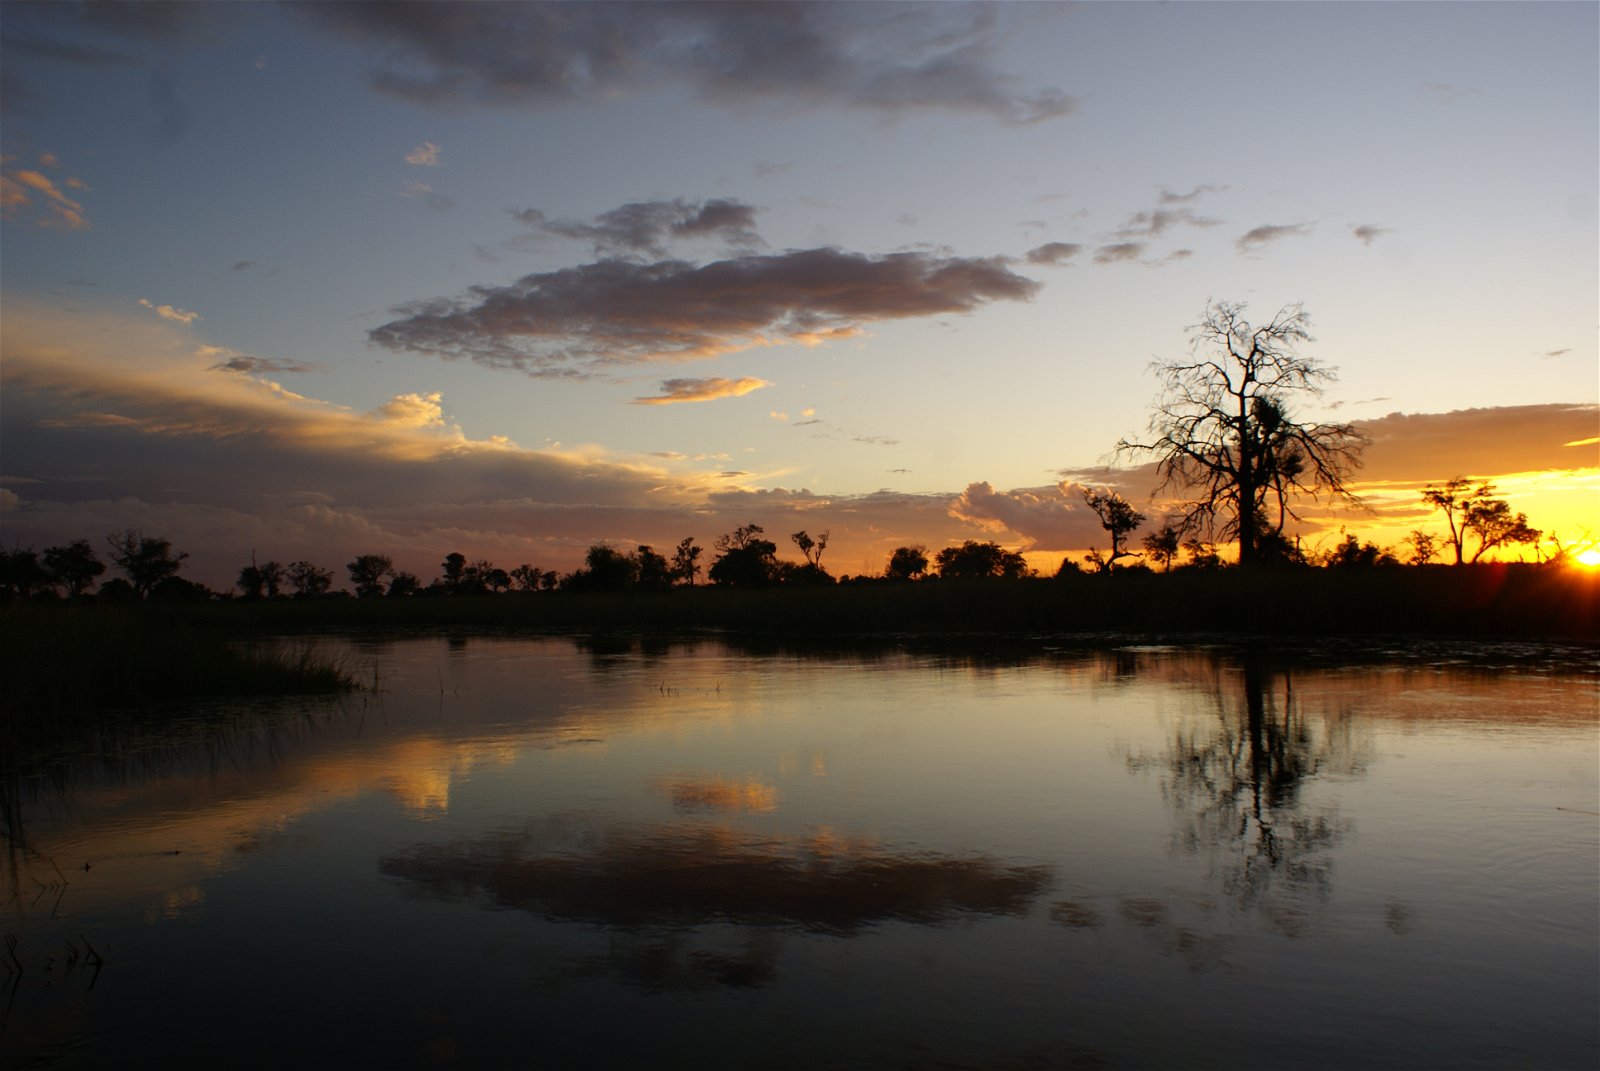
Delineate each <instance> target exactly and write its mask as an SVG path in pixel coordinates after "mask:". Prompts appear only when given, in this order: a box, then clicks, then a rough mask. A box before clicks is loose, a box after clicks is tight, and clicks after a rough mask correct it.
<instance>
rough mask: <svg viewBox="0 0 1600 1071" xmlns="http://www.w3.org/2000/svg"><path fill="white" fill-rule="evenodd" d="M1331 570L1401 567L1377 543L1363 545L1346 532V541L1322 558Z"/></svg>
mask: <svg viewBox="0 0 1600 1071" xmlns="http://www.w3.org/2000/svg"><path fill="white" fill-rule="evenodd" d="M1322 564H1323V565H1325V566H1327V567H1328V568H1330V569H1369V568H1371V567H1372V566H1374V565H1399V564H1400V563H1399V562H1398V561H1397V560H1395V556H1394V555H1393V554H1390V553H1389V552H1388V551H1387V550H1384V549H1383V548H1382V547H1380V546H1378V545H1377V544H1376V543H1373V542H1370V541H1369V542H1367V543H1362V542H1361V540H1360V539H1358V538H1356V534H1355V533H1354V532H1345V534H1344V541H1343V542H1342V543H1340V544H1339V545H1338V546H1336V547H1334V548H1333V549H1332V550H1330V551H1328V553H1327V554H1325V555H1324V556H1323V558H1322Z"/></svg>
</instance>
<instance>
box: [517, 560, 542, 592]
mask: <svg viewBox="0 0 1600 1071" xmlns="http://www.w3.org/2000/svg"><path fill="white" fill-rule="evenodd" d="M541 575H542V574H541V573H540V572H539V568H538V566H534V565H529V564H527V563H526V562H524V563H523V564H521V565H519V566H517V567H516V568H515V569H513V570H511V573H510V576H511V583H512V584H513V585H514V586H515V587H516V589H517V590H518V591H538V590H539V578H540V576H541Z"/></svg>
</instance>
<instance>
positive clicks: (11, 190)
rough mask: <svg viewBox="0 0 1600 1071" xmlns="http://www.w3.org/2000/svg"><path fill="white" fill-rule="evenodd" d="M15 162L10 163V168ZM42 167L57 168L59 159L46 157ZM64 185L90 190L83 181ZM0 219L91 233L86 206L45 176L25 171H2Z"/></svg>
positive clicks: (22, 169)
mask: <svg viewBox="0 0 1600 1071" xmlns="http://www.w3.org/2000/svg"><path fill="white" fill-rule="evenodd" d="M10 162H11V159H7V161H6V163H7V164H9V163H10ZM39 163H40V166H41V167H52V168H53V167H56V166H57V163H56V158H55V157H54V156H52V155H51V154H49V153H45V154H44V155H43V156H41V157H40V158H39ZM63 184H64V185H66V186H67V187H68V188H70V189H74V190H87V189H88V188H89V187H88V185H87V184H86V183H84V182H83V181H82V180H81V179H76V178H71V177H69V178H67V179H65V180H64V183H63ZM0 218H5V219H9V220H17V221H26V222H32V223H34V224H35V225H37V226H40V227H61V228H64V229H66V230H69V231H82V230H88V229H89V226H90V224H89V217H88V215H87V214H85V212H84V209H83V205H81V204H79V203H78V202H77V201H74V200H73V199H72V198H70V197H68V196H67V195H66V194H65V193H62V192H61V189H60V187H58V186H57V185H56V184H55V182H54V181H53V180H52V179H51V178H50V177H49V176H48V175H46V174H45V173H44V172H42V171H37V170H34V169H32V168H25V167H16V168H13V167H4V168H0Z"/></svg>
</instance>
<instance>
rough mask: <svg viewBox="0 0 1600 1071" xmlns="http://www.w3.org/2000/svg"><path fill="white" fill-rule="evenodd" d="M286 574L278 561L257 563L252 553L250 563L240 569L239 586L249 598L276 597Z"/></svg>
mask: <svg viewBox="0 0 1600 1071" xmlns="http://www.w3.org/2000/svg"><path fill="white" fill-rule="evenodd" d="M284 575H285V574H284V568H283V566H281V565H279V564H278V563H277V562H267V563H266V564H264V565H257V564H256V556H255V555H254V554H252V555H250V564H249V565H247V566H245V567H244V568H242V569H240V570H239V581H238V588H239V590H240V591H242V592H244V597H245V598H247V599H261V598H267V599H275V598H277V597H278V589H279V587H280V586H281V585H282V584H283V579H284Z"/></svg>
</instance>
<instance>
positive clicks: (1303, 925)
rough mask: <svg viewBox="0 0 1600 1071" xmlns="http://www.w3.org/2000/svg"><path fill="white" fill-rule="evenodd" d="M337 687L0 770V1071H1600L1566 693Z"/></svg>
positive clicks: (1401, 664)
mask: <svg viewBox="0 0 1600 1071" xmlns="http://www.w3.org/2000/svg"><path fill="white" fill-rule="evenodd" d="M357 646H358V647H359V651H360V657H361V659H363V660H364V659H367V658H370V659H371V660H372V663H373V668H372V676H373V679H374V680H375V681H376V680H381V681H382V688H383V690H382V691H381V692H380V693H378V694H376V695H372V696H362V697H360V700H359V701H357V700H350V701H348V702H347V704H346V705H344V706H343V707H334V706H328V705H316V706H312V705H310V704H305V705H301V706H299V707H298V708H297V707H296V706H295V705H293V704H288V703H278V704H273V706H272V708H271V710H270V711H269V715H270V716H268V717H266V718H263V719H254V718H247V717H244V716H243V715H242V714H241V716H240V717H239V718H238V719H233V718H231V716H222V717H215V716H214V717H211V718H210V719H209V720H207V721H206V722H205V723H204V725H203V726H201V725H199V724H194V725H190V724H185V725H180V726H178V727H177V729H176V730H174V731H173V732H172V733H171V734H170V738H169V737H160V738H155V737H149V736H132V735H129V734H126V733H124V734H121V735H118V736H116V737H115V738H113V737H111V736H110V735H109V734H108V735H107V736H106V737H105V738H104V739H103V740H102V743H105V744H106V746H104V747H102V748H100V749H99V750H89V749H88V747H87V744H86V745H85V749H84V750H75V749H66V748H63V749H59V751H60V754H61V755H62V756H63V757H62V758H61V759H60V760H59V761H57V760H54V759H51V760H49V761H44V762H40V763H36V764H33V765H25V764H23V763H21V762H20V761H19V756H17V755H14V754H13V755H11V756H9V757H8V756H6V755H3V754H0V767H4V766H5V764H6V763H7V760H8V759H9V762H10V764H11V766H10V769H9V770H6V769H0V819H3V821H0V826H3V828H0V833H3V835H4V837H5V840H6V849H7V850H6V852H5V853H4V860H3V861H4V863H5V864H6V866H7V868H8V870H9V873H8V874H7V875H6V876H5V877H4V878H3V879H0V935H4V936H10V935H13V934H14V935H16V937H17V945H16V947H15V956H16V960H15V962H16V963H17V964H20V965H21V970H22V973H20V974H19V973H15V972H13V973H12V974H10V975H6V976H4V977H3V978H0V980H4V981H6V982H7V984H8V985H9V986H10V989H9V993H8V994H0V1000H9V1001H12V1002H13V1004H14V1007H12V1008H11V1010H10V1011H9V1015H8V1018H7V1019H6V1020H3V1021H0V1066H5V1067H11V1066H16V1067H21V1066H27V1065H29V1064H30V1062H39V1061H43V1062H46V1063H49V1062H52V1061H59V1062H60V1063H62V1064H63V1065H66V1066H98V1065H115V1064H118V1063H119V1062H130V1061H133V1062H137V1061H140V1060H143V1061H144V1062H155V1061H157V1060H160V1061H161V1062H163V1063H165V1064H167V1065H170V1066H189V1065H194V1066H204V1065H206V1064H207V1063H208V1062H211V1063H214V1062H215V1056H216V1054H217V1053H224V1052H225V1053H228V1054H229V1056H228V1060H227V1062H229V1063H230V1064H231V1065H238V1066H243V1065H246V1064H250V1063H251V1062H252V1061H253V1062H254V1064H255V1065H256V1066H271V1067H284V1066H305V1065H308V1064H309V1065H316V1066H333V1065H339V1066H384V1067H390V1066H396V1067H399V1066H417V1065H418V1064H429V1063H438V1062H454V1063H455V1064H456V1065H457V1066H474V1067H476V1066H524V1065H535V1064H539V1063H543V1064H546V1065H550V1066H562V1067H579V1066H593V1067H616V1066H641V1065H652V1066H665V1065H668V1064H673V1065H678V1064H681V1065H685V1066H688V1065H693V1066H705V1065H706V1064H712V1065H717V1066H731V1065H738V1066H779V1065H785V1064H786V1063H787V1064H788V1065H793V1066H804V1067H816V1066H825V1065H832V1066H851V1067H873V1066H877V1067H897V1068H898V1067H906V1066H941V1067H943V1066H948V1067H984V1068H989V1067H1022V1066H1027V1067H1033V1066H1142V1067H1169V1066H1188V1065H1192V1064H1193V1063H1194V1062H1195V1052H1196V1047H1195V1039H1196V1038H1202V1037H1203V1038H1204V1039H1205V1050H1204V1051H1205V1058H1206V1060H1207V1061H1208V1062H1211V1063H1214V1064H1216V1065H1218V1066H1221V1065H1224V1064H1229V1065H1237V1066H1250V1065H1252V1064H1260V1063H1262V1062H1264V1061H1265V1062H1271V1063H1274V1064H1282V1065H1287V1064H1305V1065H1311V1064H1320V1065H1321V1066H1325V1067H1335V1068H1337V1067H1348V1066H1373V1065H1378V1064H1387V1065H1388V1066H1446V1065H1447V1066H1463V1067H1465V1066H1474V1065H1477V1066H1507V1065H1512V1064H1515V1065H1517V1066H1527V1067H1556V1068H1563V1067H1575V1066H1596V1059H1597V1057H1600V1044H1597V1043H1596V1042H1597V1041H1600V1029H1597V1023H1600V1021H1597V1018H1596V1015H1595V1009H1596V1008H1597V1007H1600V970H1597V968H1596V964H1597V962H1600V961H1597V960H1596V957H1595V956H1594V937H1595V928H1594V904H1595V902H1596V884H1595V875H1596V874H1597V873H1600V846H1597V840H1596V838H1595V836H1594V829H1595V820H1596V818H1595V815H1594V809H1595V807H1596V804H1595V803H1594V802H1593V801H1594V799H1595V798H1596V797H1595V793H1596V791H1597V786H1596V768H1595V764H1594V760H1593V741H1594V732H1595V728H1596V718H1595V713H1596V710H1597V709H1600V691H1597V688H1596V681H1597V678H1596V676H1595V674H1594V672H1593V669H1592V666H1591V665H1589V664H1587V663H1586V665H1585V668H1584V669H1583V670H1581V671H1579V670H1576V669H1573V668H1570V667H1568V666H1566V665H1565V664H1562V665H1557V666H1553V667H1549V668H1538V667H1536V668H1534V669H1529V670H1526V671H1521V672H1516V671H1512V670H1511V669H1508V668H1507V667H1505V666H1504V665H1500V666H1496V667H1494V668H1492V669H1490V670H1485V669H1484V668H1483V666H1482V665H1480V664H1478V663H1479V660H1478V658H1477V656H1476V654H1473V653H1466V652H1462V651H1457V652H1455V654H1454V655H1453V657H1454V658H1455V661H1454V662H1452V663H1450V664H1436V663H1434V662H1431V661H1427V660H1424V659H1413V660H1411V661H1409V662H1405V661H1399V660H1394V659H1380V660H1378V661H1377V662H1375V663H1372V664H1366V665H1359V666H1352V665H1345V664H1343V663H1341V662H1339V661H1338V660H1337V658H1334V657H1333V656H1330V655H1327V654H1325V653H1322V654H1319V658H1318V660H1315V661H1313V660H1306V659H1302V660H1299V661H1294V660H1292V659H1289V658H1286V657H1281V655H1282V652H1278V653H1276V654H1271V653H1268V654H1266V655H1265V656H1257V657H1255V658H1253V659H1252V658H1250V657H1246V656H1244V655H1241V654H1237V653H1233V652H1231V651H1217V650H1201V649H1195V648H1187V649H1177V650H1175V649H1163V648H1155V647H1143V648H1128V649H1126V650H1121V651H1116V652H1108V651H1095V650H1088V649H1085V648H1083V647H1075V646H1072V645H1071V644H1067V643H1064V644H1063V646H1062V647H1060V648H1059V649H1056V650H1054V651H1051V652H1049V653H1045V654H1041V655H1031V656H1022V655H1018V654H1017V653H1016V652H1015V650H1012V651H1009V652H1008V651H1005V650H997V651H994V652H980V653H979V654H977V655H964V654H962V653H961V652H959V651H954V650H950V649H939V650H934V651H931V652H929V653H926V654H912V653H907V652H905V651H897V650H895V649H893V648H885V649H883V650H880V651H872V652H854V653H848V654H845V655H842V656H841V655H839V654H838V653H835V652H824V651H814V652H801V653H795V652H789V651H774V652H772V653H771V654H770V655H768V656H765V657H762V658H752V657H747V656H746V655H744V654H741V653H739V652H737V651H734V650H732V649H730V648H729V647H728V646H727V645H724V644H721V643H717V642H712V641H701V642H699V643H693V642H684V643H671V644H663V645H659V646H658V647H650V646H648V645H646V644H644V643H643V642H642V641H636V640H629V641H625V642H616V643H612V642H609V641H608V640H607V639H606V638H604V637H601V638H598V639H591V640H586V641H584V642H583V643H582V644H581V645H577V646H575V645H574V644H573V643H571V642H568V641H565V640H561V639H551V638H544V639H530V638H526V637H523V638H509V637H480V636H471V637H467V638H466V639H465V642H452V641H451V640H449V639H446V638H444V637H424V638H417V639H407V640H402V641H396V642H392V643H366V642H365V641H361V642H360V643H359V644H358V645H357ZM1273 659H1277V660H1276V661H1274V660H1273ZM1590 662H1591V663H1592V658H1591V659H1590ZM1288 666H1293V667H1294V675H1293V677H1292V678H1291V676H1290V675H1289V673H1288V672H1287V669H1286V668H1285V667H1288ZM368 700H370V703H369V702H368ZM214 714H216V715H222V714H223V712H222V711H216V712H214ZM1130 765H1131V767H1132V768H1133V769H1134V770H1135V771H1136V773H1138V776H1129V767H1130ZM19 771H20V772H19ZM1358 827H1359V831H1360V837H1359V838H1357V837H1356V836H1354V835H1352V831H1354V830H1356V829H1357V828H1358ZM1058 876H1059V878H1060V881H1059V883H1058V881H1057V877H1058ZM485 907H488V908H491V910H484V908H485ZM495 909H498V910H495ZM1285 935H1288V936H1291V937H1293V940H1285V939H1284V938H1285ZM91 946H92V948H93V949H94V950H97V952H98V953H103V955H104V970H103V971H100V970H99V966H98V964H91V962H90V960H89V958H88V949H89V948H90V947H91ZM4 957H5V949H4V948H0V961H3V960H4ZM74 957H75V958H74ZM91 968H93V969H91ZM0 974H3V972H0ZM224 976H225V977H226V979H227V983H228V984H227V985H225V986H224V985H219V984H217V983H218V979H219V978H221V977H224ZM96 979H98V984H96ZM335 1007H336V1008H337V1009H338V1010H337V1013H336V1014H335V1013H328V1012H327V1011H326V1010H325V1009H328V1008H335ZM1240 1008H1248V1009H1251V1010H1252V1011H1255V1012H1259V1014H1252V1015H1249V1016H1240V1015H1239V1014H1238V1009H1240ZM297 1009H298V1010H297ZM305 1009H315V1011H313V1012H307V1011H305ZM264 1026H265V1027H268V1028H267V1029H263V1027H264ZM240 1038H247V1039H249V1040H248V1043H247V1045H246V1046H244V1047H241V1046H239V1039H240ZM1266 1053H1271V1054H1272V1056H1271V1057H1270V1058H1267V1057H1265V1056H1264V1055H1263V1054H1266ZM129 1054H133V1055H131V1056H130V1055H129ZM157 1054H159V1055H157Z"/></svg>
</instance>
